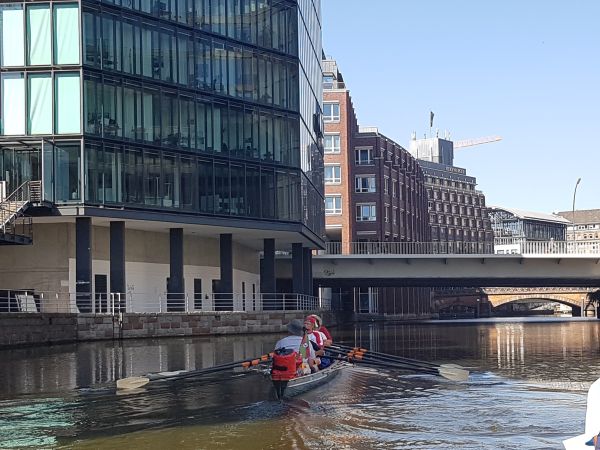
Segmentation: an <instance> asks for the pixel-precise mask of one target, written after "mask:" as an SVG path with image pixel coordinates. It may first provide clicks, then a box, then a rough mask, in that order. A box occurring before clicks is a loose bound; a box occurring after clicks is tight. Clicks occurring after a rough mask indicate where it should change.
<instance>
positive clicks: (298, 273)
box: [292, 243, 304, 294]
mask: <svg viewBox="0 0 600 450" xmlns="http://www.w3.org/2000/svg"><path fill="white" fill-rule="evenodd" d="M302 260H303V250H302V244H301V243H296V244H292V292H293V293H294V294H304V276H303V272H304V264H303V262H302Z"/></svg>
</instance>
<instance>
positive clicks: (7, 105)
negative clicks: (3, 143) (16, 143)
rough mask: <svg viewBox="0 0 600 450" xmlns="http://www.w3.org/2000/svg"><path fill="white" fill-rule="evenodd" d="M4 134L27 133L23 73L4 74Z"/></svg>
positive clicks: (2, 97) (2, 98)
mask: <svg viewBox="0 0 600 450" xmlns="http://www.w3.org/2000/svg"><path fill="white" fill-rule="evenodd" d="M1 87H2V89H1V90H0V92H1V93H2V96H1V100H2V121H1V124H2V134H4V135H7V136H11V135H23V134H25V79H24V78H23V74H22V73H5V74H2V86H1Z"/></svg>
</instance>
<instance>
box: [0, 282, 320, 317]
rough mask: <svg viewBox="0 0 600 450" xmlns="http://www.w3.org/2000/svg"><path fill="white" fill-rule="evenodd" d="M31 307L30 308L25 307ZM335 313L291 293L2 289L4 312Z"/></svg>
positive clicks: (311, 298) (0, 302) (0, 307)
mask: <svg viewBox="0 0 600 450" xmlns="http://www.w3.org/2000/svg"><path fill="white" fill-rule="evenodd" d="M25 304H27V305H28V306H24V305H25ZM329 309H331V302H330V300H328V299H325V298H319V297H314V296H311V295H304V294H290V293H272V294H269V293H250V292H246V293H243V292H242V293H240V292H234V293H210V292H204V293H190V292H188V293H185V292H180V293H173V292H171V293H142V292H97V291H96V292H70V291H68V292H55V291H37V290H25V289H24V290H12V289H0V313H1V312H63V313H75V314H78V313H84V314H86V313H94V314H106V315H112V316H114V315H117V314H120V313H206V312H232V313H235V312H246V313H249V312H257V311H316V310H329Z"/></svg>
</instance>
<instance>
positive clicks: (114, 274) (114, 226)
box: [110, 221, 126, 293]
mask: <svg viewBox="0 0 600 450" xmlns="http://www.w3.org/2000/svg"><path fill="white" fill-rule="evenodd" d="M125 279H126V278H125V222H122V221H119V222H117V221H112V222H110V292H120V293H125V292H126V287H125V286H126V284H125Z"/></svg>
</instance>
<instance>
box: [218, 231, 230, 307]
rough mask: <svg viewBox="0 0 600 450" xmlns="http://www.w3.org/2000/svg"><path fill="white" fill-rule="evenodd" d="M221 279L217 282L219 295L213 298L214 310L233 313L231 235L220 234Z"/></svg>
mask: <svg viewBox="0 0 600 450" xmlns="http://www.w3.org/2000/svg"><path fill="white" fill-rule="evenodd" d="M219 244H220V255H221V264H220V265H221V279H220V280H219V295H217V296H215V309H216V310H219V311H233V297H232V295H231V294H232V293H233V244H232V235H231V234H221V237H220V242H219Z"/></svg>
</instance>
